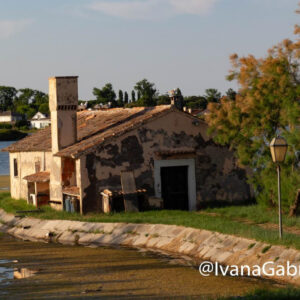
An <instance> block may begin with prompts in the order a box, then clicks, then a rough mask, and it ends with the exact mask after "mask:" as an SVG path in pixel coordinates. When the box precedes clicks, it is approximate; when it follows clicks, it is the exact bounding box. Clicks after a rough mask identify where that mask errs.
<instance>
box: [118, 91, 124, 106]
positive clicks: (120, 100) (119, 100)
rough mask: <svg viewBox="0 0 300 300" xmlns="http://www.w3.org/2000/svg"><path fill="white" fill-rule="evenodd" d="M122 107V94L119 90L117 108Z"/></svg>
mask: <svg viewBox="0 0 300 300" xmlns="http://www.w3.org/2000/svg"><path fill="white" fill-rule="evenodd" d="M123 106H124V94H123V91H122V90H119V98H118V107H123Z"/></svg>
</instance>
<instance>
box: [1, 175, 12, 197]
mask: <svg viewBox="0 0 300 300" xmlns="http://www.w3.org/2000/svg"><path fill="white" fill-rule="evenodd" d="M9 188H10V182H9V176H7V175H0V193H1V192H7V191H9Z"/></svg>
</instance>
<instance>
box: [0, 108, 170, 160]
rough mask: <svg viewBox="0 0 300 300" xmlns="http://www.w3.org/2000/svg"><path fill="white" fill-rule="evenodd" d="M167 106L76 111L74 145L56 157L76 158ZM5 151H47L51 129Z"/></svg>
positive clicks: (154, 115)
mask: <svg viewBox="0 0 300 300" xmlns="http://www.w3.org/2000/svg"><path fill="white" fill-rule="evenodd" d="M171 110H173V108H172V107H171V106H170V105H160V106H155V107H134V108H113V109H108V110H99V111H87V110H86V111H82V112H77V139H78V142H77V143H76V144H74V145H72V146H70V147H67V148H65V149H63V150H61V151H60V152H59V153H57V154H56V155H58V156H72V157H78V156H80V155H81V154H82V153H83V152H85V151H87V150H88V149H90V148H92V147H93V146H95V145H98V144H100V143H102V142H103V141H104V140H106V139H108V138H111V137H114V136H118V135H121V134H123V133H125V132H127V131H129V130H131V129H133V128H134V127H135V126H138V125H140V124H143V123H144V122H146V121H148V120H150V119H152V118H155V117H157V116H161V115H162V114H165V113H168V112H170V111H171ZM2 151H8V152H29V151H49V152H50V151H51V127H47V128H45V129H42V130H39V131H38V132H36V133H34V134H32V135H30V136H28V137H26V138H24V139H22V140H20V141H18V142H16V143H14V144H12V145H10V146H9V147H7V148H5V149H2Z"/></svg>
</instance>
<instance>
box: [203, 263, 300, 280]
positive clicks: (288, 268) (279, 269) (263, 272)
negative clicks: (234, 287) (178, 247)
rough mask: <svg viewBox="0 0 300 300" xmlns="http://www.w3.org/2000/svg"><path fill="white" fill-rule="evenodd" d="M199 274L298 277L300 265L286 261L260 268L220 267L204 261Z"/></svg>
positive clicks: (264, 265) (257, 266) (245, 266)
mask: <svg viewBox="0 0 300 300" xmlns="http://www.w3.org/2000/svg"><path fill="white" fill-rule="evenodd" d="M199 273H200V274H201V275H202V276H205V277H207V276H211V275H213V276H253V277H260V276H276V277H283V276H300V264H291V263H290V262H289V261H287V262H286V263H284V264H278V263H275V262H273V261H267V262H265V263H264V264H263V265H262V266H259V265H253V266H248V265H241V266H237V265H228V266H222V265H221V264H219V263H218V262H215V263H212V262H210V261H204V262H202V263H201V264H200V266H199Z"/></svg>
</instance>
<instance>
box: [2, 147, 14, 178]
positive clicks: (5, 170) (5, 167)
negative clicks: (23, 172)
mask: <svg viewBox="0 0 300 300" xmlns="http://www.w3.org/2000/svg"><path fill="white" fill-rule="evenodd" d="M14 142H15V141H4V142H3V141H0V150H1V149H3V148H5V147H7V146H9V145H11V144H12V143H14ZM0 175H9V156H8V153H7V152H0Z"/></svg>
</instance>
